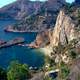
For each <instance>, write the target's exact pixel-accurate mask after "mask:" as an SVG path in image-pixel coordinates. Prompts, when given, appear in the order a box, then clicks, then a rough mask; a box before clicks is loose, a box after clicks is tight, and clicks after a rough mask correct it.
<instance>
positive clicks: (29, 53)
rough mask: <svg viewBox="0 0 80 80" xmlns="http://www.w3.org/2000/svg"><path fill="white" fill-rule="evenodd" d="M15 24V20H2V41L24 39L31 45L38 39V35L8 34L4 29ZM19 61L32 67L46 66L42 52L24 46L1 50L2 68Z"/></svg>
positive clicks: (0, 28) (0, 21) (0, 38)
mask: <svg viewBox="0 0 80 80" xmlns="http://www.w3.org/2000/svg"><path fill="white" fill-rule="evenodd" d="M13 23H15V21H14V20H0V40H5V41H8V40H11V39H14V38H16V37H23V38H24V39H25V40H26V43H30V42H31V41H33V40H34V39H35V38H36V35H37V33H8V32H4V28H5V27H7V26H8V25H10V24H13ZM13 60H18V61H19V62H20V63H26V64H28V65H29V66H32V67H41V66H42V65H43V64H44V55H43V54H42V52H41V51H36V49H30V48H28V47H22V46H18V45H16V46H12V47H8V48H3V49H0V66H1V67H4V68H7V67H8V65H9V64H10V62H11V61H13Z"/></svg>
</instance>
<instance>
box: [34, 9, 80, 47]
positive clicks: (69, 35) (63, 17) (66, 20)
mask: <svg viewBox="0 0 80 80" xmlns="http://www.w3.org/2000/svg"><path fill="white" fill-rule="evenodd" d="M75 27H76V24H75V23H74V21H73V20H72V19H71V18H70V17H69V16H68V15H67V14H66V13H65V11H64V10H61V11H60V13H59V15H58V17H57V21H56V25H55V27H54V29H52V30H49V31H46V32H43V33H41V34H39V35H37V38H36V40H35V42H36V44H38V43H39V42H41V44H44V43H45V45H46V41H47V42H49V44H48V45H49V47H52V48H53V47H54V46H58V44H59V43H61V44H62V45H65V44H66V43H69V42H70V41H71V40H73V39H76V38H78V37H80V35H79V34H80V33H79V32H77V31H76V30H75ZM46 33H47V35H46ZM45 36H46V37H45ZM41 44H39V45H38V47H39V46H41ZM45 45H44V46H45Z"/></svg>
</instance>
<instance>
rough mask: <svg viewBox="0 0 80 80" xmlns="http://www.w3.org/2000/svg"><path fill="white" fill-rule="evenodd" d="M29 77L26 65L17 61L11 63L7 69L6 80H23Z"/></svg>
mask: <svg viewBox="0 0 80 80" xmlns="http://www.w3.org/2000/svg"><path fill="white" fill-rule="evenodd" d="M29 77H30V73H29V69H28V66H27V65H26V64H20V63H19V62H18V61H12V62H11V64H10V66H9V67H8V72H7V79H8V80H25V79H28V78H29Z"/></svg>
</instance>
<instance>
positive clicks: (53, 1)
mask: <svg viewBox="0 0 80 80" xmlns="http://www.w3.org/2000/svg"><path fill="white" fill-rule="evenodd" d="M25 1H26V0H22V1H21V0H19V1H17V2H15V3H13V4H12V5H8V6H11V7H9V8H7V9H5V7H4V8H2V10H3V13H6V12H8V13H7V14H9V16H11V15H10V14H12V16H14V18H16V19H17V20H20V21H19V22H18V23H16V24H14V25H11V26H9V27H7V29H6V31H11V32H40V31H44V30H45V29H49V28H52V27H53V26H54V24H55V21H56V17H57V15H58V13H59V10H60V9H61V8H62V7H63V6H64V5H65V0H63V1H61V0H48V1H46V2H39V1H35V2H32V1H26V2H25ZM18 4H21V7H19V6H16V5H18ZM14 8H15V9H14ZM16 9H17V10H16ZM1 12H2V11H1ZM9 12H10V13H9ZM11 12H12V13H11ZM13 12H14V13H13ZM12 16H11V17H12Z"/></svg>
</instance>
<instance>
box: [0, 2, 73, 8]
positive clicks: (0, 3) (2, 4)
mask: <svg viewBox="0 0 80 80" xmlns="http://www.w3.org/2000/svg"><path fill="white" fill-rule="evenodd" d="M14 1H16V0H0V7H3V6H4V5H7V4H9V3H12V2H14ZM32 1H35V0H32ZM40 1H45V0H40ZM66 1H67V2H70V3H71V2H73V1H74V0H66Z"/></svg>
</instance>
